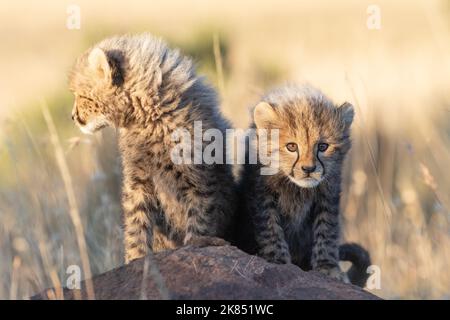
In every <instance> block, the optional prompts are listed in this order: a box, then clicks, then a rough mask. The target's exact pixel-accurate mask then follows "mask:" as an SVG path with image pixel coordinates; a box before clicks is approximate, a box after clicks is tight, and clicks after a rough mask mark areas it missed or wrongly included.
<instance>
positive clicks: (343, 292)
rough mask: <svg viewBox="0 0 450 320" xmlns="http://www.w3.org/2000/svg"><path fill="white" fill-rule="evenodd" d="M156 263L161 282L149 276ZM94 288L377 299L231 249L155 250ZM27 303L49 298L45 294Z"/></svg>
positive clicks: (121, 292) (103, 294)
mask: <svg viewBox="0 0 450 320" xmlns="http://www.w3.org/2000/svg"><path fill="white" fill-rule="evenodd" d="M153 259H154V260H153ZM155 261H156V265H157V266H158V269H159V272H156V275H159V276H162V279H161V278H158V277H157V276H156V277H155V276H154V274H155V271H154V270H155V268H154V266H155V264H154V262H155ZM152 263H153V264H152ZM152 265H153V268H152V267H151V266H152ZM144 267H146V268H147V269H146V270H147V272H145V274H146V276H145V275H144V272H143V270H144ZM158 279H159V280H160V281H158ZM162 283H164V284H162ZM93 284H94V288H95V298H96V299H141V298H144V299H161V298H168V297H169V298H171V299H378V297H376V296H374V295H372V294H370V293H368V292H366V291H364V290H362V289H360V288H359V287H356V286H353V285H348V284H344V283H340V282H338V281H335V280H333V279H330V278H327V277H325V276H323V275H321V274H319V273H316V272H305V271H302V270H301V269H300V268H298V267H297V266H295V265H277V264H272V263H268V262H266V261H265V260H263V259H261V258H258V257H256V256H250V255H248V254H246V253H244V252H243V251H241V250H239V249H237V248H236V247H232V246H223V247H205V248H198V247H191V246H188V247H183V248H180V249H177V250H168V251H164V252H160V253H157V254H155V255H154V256H153V258H147V260H146V258H142V259H139V260H136V261H133V262H132V263H130V264H128V265H125V266H122V267H119V268H117V269H114V270H111V271H108V272H106V273H103V274H100V275H97V276H95V277H94V278H93ZM49 290H51V291H52V290H53V292H55V291H54V289H49ZM63 294H64V299H74V298H77V297H78V298H79V297H81V298H83V299H85V298H87V296H86V291H85V282H84V281H83V282H82V285H81V291H80V290H69V289H67V288H64V289H63ZM32 299H48V290H45V291H44V292H42V293H40V294H37V295H35V296H33V297H32Z"/></svg>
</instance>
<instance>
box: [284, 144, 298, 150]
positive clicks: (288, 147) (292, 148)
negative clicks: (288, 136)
mask: <svg viewBox="0 0 450 320" xmlns="http://www.w3.org/2000/svg"><path fill="white" fill-rule="evenodd" d="M286 149H288V151H290V152H295V151H297V144H296V143H294V142H289V143H288V144H287V145H286Z"/></svg>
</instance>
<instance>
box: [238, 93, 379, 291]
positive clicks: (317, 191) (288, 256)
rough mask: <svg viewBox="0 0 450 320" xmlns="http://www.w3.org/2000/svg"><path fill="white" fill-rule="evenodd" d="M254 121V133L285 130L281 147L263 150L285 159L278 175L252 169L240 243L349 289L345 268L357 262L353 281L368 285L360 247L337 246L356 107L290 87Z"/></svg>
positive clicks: (268, 99) (247, 173)
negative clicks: (348, 262)
mask: <svg viewBox="0 0 450 320" xmlns="http://www.w3.org/2000/svg"><path fill="white" fill-rule="evenodd" d="M253 117H254V124H253V128H255V127H256V128H257V129H268V130H269V131H270V130H271V129H279V144H278V147H276V146H273V145H272V146H270V145H269V146H265V147H264V148H267V149H265V150H269V152H275V153H278V156H279V168H278V172H277V173H275V174H273V175H261V174H260V169H261V167H262V165H261V163H258V164H256V165H246V166H245V168H244V173H243V176H242V181H241V185H240V188H242V190H246V193H245V195H244V196H243V197H244V198H245V199H243V203H244V207H245V208H243V211H244V214H243V215H242V216H241V218H242V217H243V221H241V223H240V224H238V225H240V228H239V230H240V231H238V234H239V236H238V239H239V240H238V243H239V244H241V246H242V247H243V249H244V250H245V251H248V252H250V253H255V252H256V253H258V254H259V255H260V256H262V257H263V258H265V259H267V260H269V261H272V262H275V263H290V262H292V263H294V264H297V265H298V266H300V267H301V268H302V269H304V270H310V269H313V270H316V271H320V272H322V273H324V274H326V275H329V276H331V277H333V278H337V279H339V280H342V281H345V282H348V278H347V275H346V274H345V273H343V272H341V270H340V268H339V264H338V263H339V260H340V259H342V260H351V261H352V262H353V266H352V268H351V270H350V271H349V273H348V275H349V277H350V280H352V282H353V283H355V284H359V285H361V286H363V285H364V284H365V281H366V279H367V276H366V275H365V271H366V268H367V266H369V265H370V258H369V256H368V253H367V252H366V251H365V250H364V249H363V248H361V247H360V246H358V245H356V244H345V245H343V246H341V247H340V248H339V246H338V240H339V231H340V230H339V195H340V190H341V189H340V184H341V167H342V162H343V160H344V157H345V155H346V153H347V151H348V150H349V148H350V125H351V123H352V121H353V107H352V106H351V105H350V104H349V103H344V104H343V105H341V106H340V107H337V106H335V105H334V104H333V103H332V102H331V101H330V100H329V99H328V98H326V97H325V96H324V95H323V94H322V93H321V92H319V91H318V90H316V89H313V88H311V87H309V86H302V87H297V86H286V87H282V88H279V89H277V90H274V91H272V92H270V93H269V94H267V95H266V96H265V97H264V98H263V99H262V102H260V103H259V104H258V105H257V106H256V107H255V108H254V111H253ZM258 135H259V134H258ZM269 137H270V133H269ZM260 144H261V143H257V144H254V145H253V146H250V148H257V146H260ZM260 148H261V146H260ZM270 150H272V151H270ZM245 223H247V225H246V224H245ZM249 230H250V232H249ZM357 269H358V270H357Z"/></svg>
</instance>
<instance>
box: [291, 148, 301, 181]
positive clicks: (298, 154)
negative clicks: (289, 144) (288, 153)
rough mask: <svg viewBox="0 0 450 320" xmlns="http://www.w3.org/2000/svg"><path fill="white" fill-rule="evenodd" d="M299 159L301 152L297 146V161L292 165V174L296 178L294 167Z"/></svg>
mask: <svg viewBox="0 0 450 320" xmlns="http://www.w3.org/2000/svg"><path fill="white" fill-rule="evenodd" d="M299 159H300V153H299V151H298V148H297V159H295V162H294V164H293V165H292V168H291V176H292V177H293V178H295V176H294V168H295V165H296V164H297V162H298V160H299Z"/></svg>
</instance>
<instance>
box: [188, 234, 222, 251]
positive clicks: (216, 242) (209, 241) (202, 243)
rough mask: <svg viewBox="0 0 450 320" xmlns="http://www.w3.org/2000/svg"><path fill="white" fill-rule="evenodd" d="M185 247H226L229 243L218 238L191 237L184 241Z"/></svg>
mask: <svg viewBox="0 0 450 320" xmlns="http://www.w3.org/2000/svg"><path fill="white" fill-rule="evenodd" d="M184 244H185V245H191V246H194V247H199V248H203V247H221V246H227V245H229V244H230V243H229V242H228V241H225V240H223V239H221V238H218V237H210V236H193V237H191V238H190V239H188V240H185V242H184Z"/></svg>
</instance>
